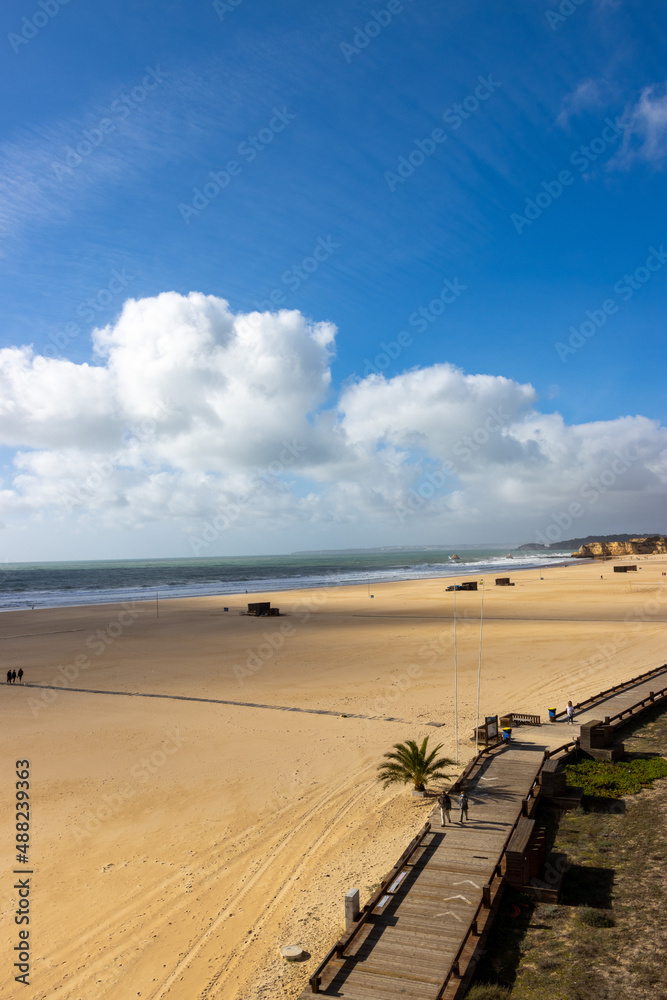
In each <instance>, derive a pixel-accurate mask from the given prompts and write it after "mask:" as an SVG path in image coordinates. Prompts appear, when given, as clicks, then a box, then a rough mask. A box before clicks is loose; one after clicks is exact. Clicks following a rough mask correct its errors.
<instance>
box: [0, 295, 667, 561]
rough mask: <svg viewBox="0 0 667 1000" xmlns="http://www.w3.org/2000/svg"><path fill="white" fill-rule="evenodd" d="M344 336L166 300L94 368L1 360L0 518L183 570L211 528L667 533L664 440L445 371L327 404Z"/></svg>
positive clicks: (408, 376) (365, 386) (112, 336)
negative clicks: (666, 528)
mask: <svg viewBox="0 0 667 1000" xmlns="http://www.w3.org/2000/svg"><path fill="white" fill-rule="evenodd" d="M335 332H336V331H335V328H334V327H333V326H332V325H331V324H329V323H310V322H308V321H307V320H306V319H305V318H304V317H303V316H302V315H301V314H300V313H299V312H297V311H287V310H284V311H281V312H279V313H277V314H267V313H262V314H260V313H252V314H234V313H232V312H231V310H230V309H229V306H228V304H227V302H225V301H224V300H223V299H218V298H215V297H213V296H205V295H202V294H199V293H191V294H190V295H188V296H182V295H178V294H176V293H175V292H166V293H163V294H162V295H159V296H157V297H155V298H150V299H143V300H140V301H134V300H129V301H128V302H126V303H125V306H124V308H123V311H122V314H121V316H120V317H119V319H118V320H117V322H116V323H115V324H114V325H110V326H107V327H105V328H104V329H101V330H96V331H94V333H93V342H94V348H95V352H96V358H97V360H98V362H99V363H98V364H94V365H87V364H74V363H72V362H70V361H67V360H64V359H63V360H49V359H44V358H40V357H38V356H35V355H34V354H33V352H32V350H31V349H30V348H26V347H24V348H20V349H19V348H8V349H5V350H2V351H0V398H1V399H2V404H1V406H0V444H6V445H9V446H13V447H18V448H20V449H21V450H20V451H19V452H18V454H17V455H16V458H15V462H14V466H15V468H14V471H13V478H12V480H11V482H7V483H4V484H1V485H2V489H1V490H0V515H1V516H5V517H6V518H7V519H8V520H9V521H10V522H11V521H13V520H14V519H15V518H17V517H18V516H20V515H23V516H28V517H31V518H33V519H39V518H41V517H45V516H47V517H48V518H49V519H50V521H52V522H53V521H54V520H55V521H60V522H62V530H63V531H71V530H73V526H75V525H77V524H78V525H79V526H82V525H83V526H87V527H88V528H89V529H91V530H93V529H94V530H101V529H102V528H104V529H105V530H106V529H109V528H111V529H120V528H125V529H127V528H129V529H132V528H144V529H145V528H148V527H151V528H153V527H155V526H156V525H162V526H163V527H164V530H165V531H167V530H168V531H169V532H170V533H171V539H172V544H173V543H174V540H177V539H178V540H180V541H179V543H178V544H179V545H180V546H181V547H182V548H183V549H184V550H185V551H184V553H183V554H191V551H190V549H189V547H188V541H187V540H188V536H191V537H192V538H194V539H201V538H203V537H204V535H203V532H204V525H211V524H214V525H217V527H216V528H215V531H214V532H213V536H214V538H216V537H219V536H220V533H221V532H222V531H223V530H224V529H225V528H227V527H229V526H233V527H234V529H236V530H238V529H243V528H244V527H248V528H249V529H250V528H252V530H253V531H257V532H261V533H263V537H267V536H268V535H269V534H270V532H271V530H273V531H274V532H277V531H280V532H281V538H282V537H285V535H284V534H283V533H284V532H287V533H289V532H292V534H291V535H290V536H289V537H290V538H292V539H294V542H295V543H296V544H294V547H299V545H298V542H296V539H297V537H298V535H299V532H300V531H304V530H307V531H308V532H309V538H311V539H312V538H313V537H317V533H318V532H319V531H324V532H325V536H326V537H327V539H328V540H332V541H333V536H332V532H333V535H334V536H335V541H333V544H339V545H345V544H346V540H347V538H348V537H349V534H348V533H349V532H350V531H353V532H357V533H359V532H361V533H362V534H363V532H364V531H365V530H370V529H372V530H373V532H374V538H378V536H381V539H380V543H384V544H396V543H397V541H400V542H409V541H415V542H416V541H428V540H429V538H432V537H433V534H434V533H435V532H437V536H436V537H438V538H441V537H443V536H444V533H445V532H446V533H447V534H448V536H449V537H452V536H456V537H457V538H459V539H460V540H465V538H466V537H470V536H471V535H474V536H476V537H479V536H480V534H482V535H483V536H485V537H487V538H493V537H494V536H496V537H498V536H499V535H501V534H502V535H504V536H506V537H516V538H519V539H521V538H524V539H527V540H528V539H530V537H531V532H532V531H533V530H538V529H540V530H544V527H545V526H546V525H547V524H548V523H549V520H550V518H551V517H552V515H553V514H554V513H557V512H558V511H560V510H561V509H563V510H566V509H567V508H568V506H569V505H570V504H572V503H573V502H576V503H579V504H580V505H581V507H582V511H583V512H585V513H589V514H590V518H591V523H590V524H589V523H587V522H586V521H585V518H584V514H583V513H582V515H578V516H580V517H581V520H580V521H579V522H578V523H577V524H576V530H575V531H574V533H586V531H588V530H595V526H596V525H599V524H600V523H604V524H608V523H609V519H614V518H616V519H618V521H619V523H618V524H613V525H611V526H610V528H609V530H623V526H625V527H626V528H627V527H630V526H631V525H635V524H637V523H638V520H639V522H640V523H644V524H647V525H649V526H650V525H655V524H657V523H658V517H659V511H660V510H661V509H662V505H663V504H664V487H665V483H666V482H667V432H666V431H665V428H663V427H661V426H660V425H659V424H657V423H656V422H654V421H651V420H648V419H646V418H644V417H641V416H636V417H624V418H619V419H617V420H611V421H605V422H596V423H590V424H582V425H578V426H568V425H567V424H566V423H565V422H564V421H563V419H562V418H561V417H560V416H559V415H558V414H544V413H540V411H539V409H538V400H537V397H536V394H535V391H534V389H533V388H532V387H531V386H530V385H522V384H520V383H518V382H515V381H513V380H512V379H508V378H504V377H501V376H494V375H487V374H485V375H466V374H465V373H463V372H462V371H460V370H459V369H457V368H455V367H454V366H452V365H449V364H439V365H434V366H432V367H430V368H424V369H417V370H413V371H408V372H405V373H403V374H400V375H397V376H395V377H393V378H388V379H386V378H384V377H381V376H376V375H372V376H370V377H369V378H367V379H364V380H363V381H361V382H359V383H357V384H356V385H352V386H348V387H347V388H345V389H344V390H343V391H342V392H341V394H340V396H339V398H338V399H334V398H332V396H331V385H330V378H331V376H330V360H331V352H332V350H333V342H334V336H335ZM605 519H606V520H605ZM621 522H622V523H621ZM597 530H601V529H600V528H598V529H597ZM216 532H217V534H216ZM336 532H338V534H337V535H336ZM401 533H402V534H401ZM209 534H210V532H209ZM246 537H247V536H246ZM561 537H564V536H561ZM202 544H203V543H202ZM288 544H291V542H290V543H288ZM327 547H329V546H328V545H327ZM195 551H197V549H196V546H195ZM215 551H217V550H216V549H215V548H213V549H212V550H211V553H210V554H213V553H214V552H215ZM223 551H228V549H226V548H223Z"/></svg>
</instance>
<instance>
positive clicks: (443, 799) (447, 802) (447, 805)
mask: <svg viewBox="0 0 667 1000" xmlns="http://www.w3.org/2000/svg"><path fill="white" fill-rule="evenodd" d="M438 805H439V806H440V825H441V826H444V825H445V817H447V822H448V823H451V821H452V817H451V811H452V800H451V799H450V797H449V795H448V794H447V792H440V795H438Z"/></svg>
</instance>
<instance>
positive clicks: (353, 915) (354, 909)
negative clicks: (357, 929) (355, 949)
mask: <svg viewBox="0 0 667 1000" xmlns="http://www.w3.org/2000/svg"><path fill="white" fill-rule="evenodd" d="M358 919H359V890H358V889H350V891H349V892H346V893H345V930H346V931H349V930H350V928H351V927H353V925H354V924H355V923H356V922H357V920H358Z"/></svg>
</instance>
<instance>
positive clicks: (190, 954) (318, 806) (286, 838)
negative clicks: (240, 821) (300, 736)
mask: <svg viewBox="0 0 667 1000" xmlns="http://www.w3.org/2000/svg"><path fill="white" fill-rule="evenodd" d="M368 768H369V765H368V764H365V765H363V766H362V767H360V768H358V769H357V770H356V771H354V772H353V773H352V774H350V775H348V778H347V779H346V781H345V783H344V784H343V786H342V787H341V786H339V787H338V788H337V789H335V790H333V791H331V792H329V793H328V794H326V795H325V796H324V797H323V798H319V799H318V800H317V802H316V803H314V804H313V805H312V806H311V807H310V808H309V809H308V810H307V811H306V812H305V813H304V815H303V816H302V818H301V819H300V820H299V822H298V823H297V824H296V825H295V826H294V827H292V829H291V830H290V831H289V832H288V833H286V834H284V835H283V837H282V839H281V840H280V842H279V843H278V844H277V845H276V847H275V848H274V850H273V851H272V852H271V854H270V855H269V856H268V857H267V858H265V859H264V860H263V861H262V862H261V863H259V864H258V866H257V867H256V869H255V871H254V873H253V874H252V875H251V876H250V878H249V879H248V880H247V881H246V883H245V885H244V886H243V888H241V889H240V890H239V891H238V892H237V893H235V895H234V899H233V901H232V902H230V904H229V905H228V906H225V908H224V909H223V910H221V911H220V912H219V913H218V915H217V917H215V919H214V920H213V922H212V923H211V924H210V926H209V927H207V928H206V930H205V931H204V932H203V933H202V934H201V935H200V936H199V938H198V939H197V941H196V942H195V943H194V944H193V945H192V946H191V947H190V948H189V950H188V951H187V952H186V954H185V955H184V956H183V958H182V959H181V960H180V961H179V963H178V965H177V966H176V968H175V969H174V970H173V971H172V972H171V973H170V975H169V976H168V977H167V979H166V980H165V981H164V983H163V984H162V986H160V987H158V989H157V990H156V992H155V993H153V994H151V996H150V998H149V1000H162V997H164V996H165V995H166V994H167V991H168V990H169V988H170V987H171V985H172V984H173V983H174V981H175V980H176V979H177V978H178V977H179V976H180V975H181V974H182V973H183V972H184V970H185V969H186V968H187V967H188V966H189V965H190V964H191V963H192V961H193V960H194V959H195V958H196V956H197V955H198V953H199V952H200V951H201V949H202V948H203V947H204V945H205V944H206V943H207V941H208V940H209V939H210V937H211V936H212V934H213V933H214V932H215V931H217V929H218V927H219V926H220V924H221V923H222V921H223V920H225V918H226V917H227V915H228V914H229V913H230V912H231V911H232V910H233V908H234V907H237V906H238V905H239V903H240V902H241V901H242V900H243V899H244V897H245V896H246V895H247V894H248V893H249V892H250V890H251V889H253V888H254V886H255V885H256V884H257V883H258V882H259V880H260V879H262V878H264V877H265V876H266V873H267V872H268V871H269V870H270V869H271V868H272V866H275V865H278V866H279V867H280V869H281V870H284V863H283V861H282V855H283V853H284V852H285V850H286V849H287V848H288V847H289V846H290V844H291V842H292V840H293V839H294V837H295V836H297V834H299V833H300V832H301V831H302V830H303V829H304V828H305V827H306V826H307V825H308V823H310V822H311V820H312V818H313V816H314V815H315V814H317V813H319V812H321V811H322V809H323V808H325V807H326V806H327V805H329V804H331V803H334V802H335V801H336V800H337V799H340V798H343V799H344V804H343V805H342V807H341V808H340V809H339V810H338V811H337V814H336V822H338V820H339V819H341V818H342V817H343V816H344V815H345V814H346V813H347V812H348V811H349V810H350V809H351V808H352V807H353V806H354V805H355V804H356V802H357V801H358V800H359V799H360V798H361V797H362V796H364V795H366V794H367V789H366V786H365V785H364V786H363V787H362V788H361V790H358V791H357V793H356V794H350V792H349V787H350V786H351V785H352V786H355V787H357V788H358V781H359V779H360V777H361V775H362V774H363V773H364V772H367V771H368ZM330 829H331V827H330V826H329V827H327V828H326V829H325V830H323V831H322V833H321V834H319V835H318V836H317V837H316V838H315V840H314V841H313V843H312V845H311V846H310V847H309V848H308V850H307V852H306V855H305V858H307V857H309V856H310V855H311V854H312V853H313V852H314V851H315V850H316V849H317V847H319V846H320V844H321V843H322V842H323V841H324V840H325V839H326V837H327V836H328V835H329V833H330ZM305 858H301V859H300V860H299V861H298V862H297V863H296V864H295V865H294V867H293V868H292V870H291V874H290V875H289V876H288V878H287V879H282V880H281V883H280V888H278V889H277V890H276V892H275V893H274V897H273V899H272V900H271V903H269V904H268V905H267V908H266V911H265V914H264V916H263V918H260V919H261V923H263V922H264V920H265V919H266V916H267V915H268V908H269V907H271V908H274V907H275V905H276V903H277V902H278V901H279V900H277V898H276V897H277V896H278V895H281V896H282V890H283V888H284V889H285V891H286V890H287V888H288V885H287V883H290V884H291V882H292V881H294V878H295V876H296V873H297V870H298V869H299V868H300V867H301V865H303V863H304V860H305ZM276 881H277V879H275V878H274V879H272V880H270V884H273V885H275V884H276ZM253 926H255V927H256V926H258V923H257V922H255V923H254V925H253ZM241 957H242V956H241V953H240V952H239V950H238V949H236V953H234V952H232V954H231V955H230V956H229V957H228V959H227V961H226V962H225V964H224V966H223V967H222V968H221V969H220V970H219V971H218V972H217V973H216V975H215V976H214V977H213V979H212V980H211V981H210V982H209V984H208V985H207V986H206V987H204V990H203V991H202V992H201V993H200V994H199V998H200V1000H204V998H207V997H209V996H211V991H212V990H214V989H216V985H217V983H218V981H219V979H220V977H221V976H222V975H223V973H225V972H227V971H229V967H230V963H231V962H232V961H233V962H234V964H237V962H238V961H239V960H240V958H241Z"/></svg>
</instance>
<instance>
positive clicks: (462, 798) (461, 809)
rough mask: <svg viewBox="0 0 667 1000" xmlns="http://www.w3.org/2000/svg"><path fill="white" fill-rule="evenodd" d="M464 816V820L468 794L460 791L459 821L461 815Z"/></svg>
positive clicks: (460, 820) (466, 811) (466, 816)
mask: <svg viewBox="0 0 667 1000" xmlns="http://www.w3.org/2000/svg"><path fill="white" fill-rule="evenodd" d="M464 816H465V818H466V821H467V819H468V796H467V795H466V793H465V792H461V795H460V797H459V823H462V822H463V817H464Z"/></svg>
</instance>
